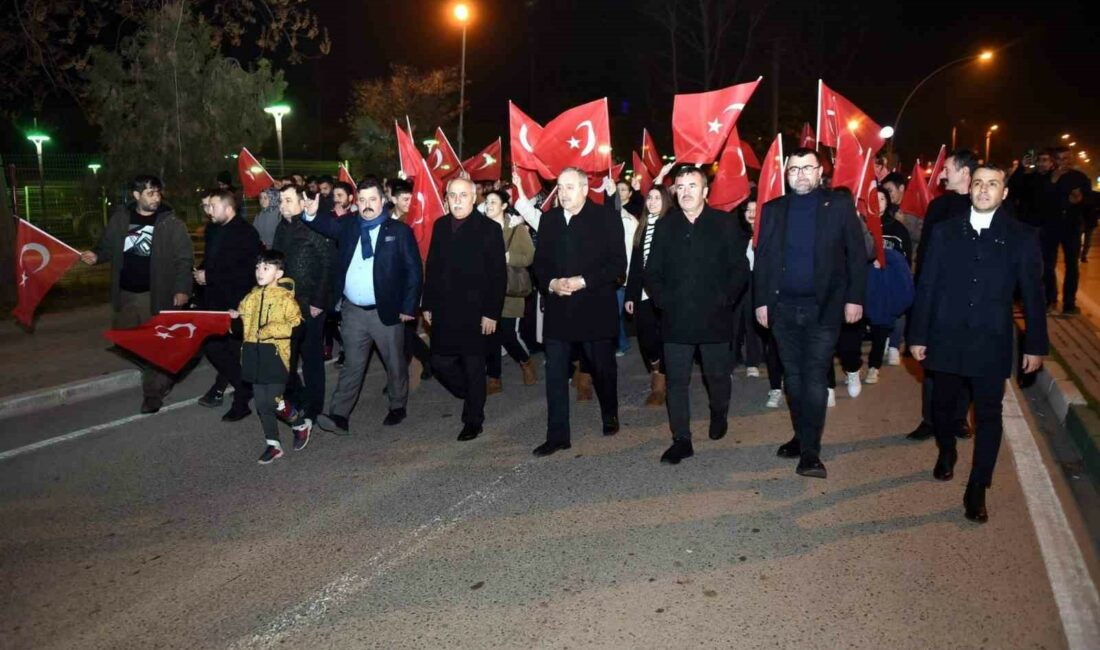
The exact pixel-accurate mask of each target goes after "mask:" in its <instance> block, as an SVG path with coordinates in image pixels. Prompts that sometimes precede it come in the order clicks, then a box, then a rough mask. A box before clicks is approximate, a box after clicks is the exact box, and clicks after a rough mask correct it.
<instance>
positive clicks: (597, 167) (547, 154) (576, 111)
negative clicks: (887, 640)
mask: <svg viewBox="0 0 1100 650" xmlns="http://www.w3.org/2000/svg"><path fill="white" fill-rule="evenodd" d="M535 155H536V156H538V159H539V160H541V161H542V163H543V164H544V165H545V166H546V169H547V170H549V171H550V173H551V174H552V176H551V178H557V176H558V174H560V173H561V170H563V169H565V168H566V167H577V168H578V169H581V170H584V171H585V172H588V173H601V172H606V171H607V170H608V169H610V168H611V121H610V119H609V117H608V113H607V98H606V97H605V98H603V99H597V100H596V101H593V102H588V103H587V104H581V105H580V106H574V107H573V108H570V109H569V110H567V111H565V112H564V113H562V114H561V115H559V116H557V117H555V118H554V119H552V120H550V122H549V123H547V125H546V126H545V127H543V129H542V135H541V136H539V139H538V142H537V143H535Z"/></svg>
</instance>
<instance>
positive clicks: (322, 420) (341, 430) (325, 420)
mask: <svg viewBox="0 0 1100 650" xmlns="http://www.w3.org/2000/svg"><path fill="white" fill-rule="evenodd" d="M317 426H319V427H321V428H322V429H324V430H325V431H328V432H330V433H335V434H336V435H338V436H350V435H351V431H350V430H349V429H348V419H347V418H346V417H344V416H342V415H336V414H334V413H322V414H321V415H318V416H317Z"/></svg>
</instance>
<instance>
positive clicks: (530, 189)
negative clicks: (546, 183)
mask: <svg viewBox="0 0 1100 650" xmlns="http://www.w3.org/2000/svg"><path fill="white" fill-rule="evenodd" d="M513 171H514V172H515V174H516V176H518V177H519V184H520V185H521V186H522V187H523V195H524V196H526V197H527V198H534V197H535V196H537V195H538V193H539V192H541V191H542V181H541V180H539V173H538V172H537V171H535V170H533V169H524V168H523V167H518V166H517V167H515V168H514V169H513Z"/></svg>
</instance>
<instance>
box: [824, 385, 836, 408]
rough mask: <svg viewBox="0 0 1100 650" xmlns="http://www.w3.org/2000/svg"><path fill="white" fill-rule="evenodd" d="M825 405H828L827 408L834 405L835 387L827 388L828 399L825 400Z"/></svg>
mask: <svg viewBox="0 0 1100 650" xmlns="http://www.w3.org/2000/svg"><path fill="white" fill-rule="evenodd" d="M825 405H826V406H828V407H829V408H832V407H834V406H836V390H835V389H832V388H830V389H829V401H827V402H825Z"/></svg>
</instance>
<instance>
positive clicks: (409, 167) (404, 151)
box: [393, 120, 424, 178]
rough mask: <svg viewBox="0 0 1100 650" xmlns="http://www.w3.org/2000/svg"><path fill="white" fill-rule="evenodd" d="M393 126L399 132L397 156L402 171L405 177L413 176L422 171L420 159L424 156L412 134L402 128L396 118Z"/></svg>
mask: <svg viewBox="0 0 1100 650" xmlns="http://www.w3.org/2000/svg"><path fill="white" fill-rule="evenodd" d="M393 128H394V131H395V132H396V134H397V157H398V160H399V161H400V163H401V171H402V172H403V173H404V174H405V178H413V177H415V176H416V175H417V173H418V172H419V171H420V169H421V165H420V161H421V160H423V158H424V157H423V156H421V155H420V150H419V149H417V148H416V143H415V142H413V139H412V134H411V133H409V132H407V131H405V130H404V129H402V128H401V125H400V124H398V123H397V120H394V122H393Z"/></svg>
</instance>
